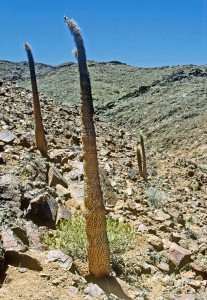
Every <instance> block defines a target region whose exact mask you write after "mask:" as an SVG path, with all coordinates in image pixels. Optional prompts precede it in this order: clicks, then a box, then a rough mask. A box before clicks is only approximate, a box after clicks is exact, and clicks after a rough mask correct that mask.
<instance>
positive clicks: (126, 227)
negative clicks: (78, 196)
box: [45, 214, 135, 260]
mask: <svg viewBox="0 0 207 300" xmlns="http://www.w3.org/2000/svg"><path fill="white" fill-rule="evenodd" d="M107 234H108V239H109V246H110V252H111V257H112V259H113V258H114V257H115V256H116V255H117V254H121V253H124V252H126V251H127V250H130V249H131V248H133V245H134V240H135V229H134V228H133V227H132V226H131V225H130V224H129V223H121V222H119V221H118V220H117V219H116V220H114V219H112V218H111V217H109V218H107ZM45 241H46V243H47V244H48V245H50V246H51V247H52V248H56V249H61V250H63V251H64V252H65V253H67V254H68V255H71V256H72V257H77V258H80V259H82V260H85V259H86V256H87V252H86V246H87V237H86V231H85V218H84V216H83V215H82V214H78V215H76V216H75V217H74V218H72V219H71V220H69V221H65V220H63V221H62V222H61V223H60V225H59V227H58V229H57V230H56V232H55V235H54V236H52V237H51V236H50V235H49V234H47V235H46V237H45Z"/></svg>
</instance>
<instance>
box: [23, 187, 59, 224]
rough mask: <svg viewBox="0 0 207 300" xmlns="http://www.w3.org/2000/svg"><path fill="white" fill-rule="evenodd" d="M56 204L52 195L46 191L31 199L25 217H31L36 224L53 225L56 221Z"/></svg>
mask: <svg viewBox="0 0 207 300" xmlns="http://www.w3.org/2000/svg"><path fill="white" fill-rule="evenodd" d="M57 210H58V204H57V202H56V200H55V198H54V197H52V196H51V195H50V194H49V193H48V192H47V191H43V192H42V193H41V194H40V195H38V196H36V197H35V198H34V199H32V200H31V202H30V204H29V207H28V209H27V211H26V214H25V217H26V218H29V219H31V220H32V221H33V222H34V223H35V224H37V225H47V226H49V227H51V226H52V227H53V226H54V224H55V221H56V215H57Z"/></svg>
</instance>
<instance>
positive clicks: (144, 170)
mask: <svg viewBox="0 0 207 300" xmlns="http://www.w3.org/2000/svg"><path fill="white" fill-rule="evenodd" d="M139 135H140V144H141V149H142V174H143V178H144V180H145V181H147V163H146V154H145V146H144V138H143V135H142V134H141V132H140V134H139Z"/></svg>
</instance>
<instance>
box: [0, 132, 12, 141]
mask: <svg viewBox="0 0 207 300" xmlns="http://www.w3.org/2000/svg"><path fill="white" fill-rule="evenodd" d="M14 139H15V136H14V135H13V134H12V133H11V131H9V130H4V131H0V141H2V142H4V143H11V142H12V141H13V140H14Z"/></svg>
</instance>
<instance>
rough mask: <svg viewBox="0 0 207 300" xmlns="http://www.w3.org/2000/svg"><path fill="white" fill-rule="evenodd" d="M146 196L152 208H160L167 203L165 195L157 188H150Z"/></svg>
mask: <svg viewBox="0 0 207 300" xmlns="http://www.w3.org/2000/svg"><path fill="white" fill-rule="evenodd" d="M145 194H146V195H147V197H148V201H149V204H150V206H152V207H154V208H160V207H162V206H163V204H164V201H165V196H164V194H163V193H161V192H159V191H158V189H157V188H155V187H150V188H149V189H147V190H146V191H145Z"/></svg>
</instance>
